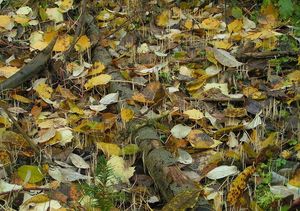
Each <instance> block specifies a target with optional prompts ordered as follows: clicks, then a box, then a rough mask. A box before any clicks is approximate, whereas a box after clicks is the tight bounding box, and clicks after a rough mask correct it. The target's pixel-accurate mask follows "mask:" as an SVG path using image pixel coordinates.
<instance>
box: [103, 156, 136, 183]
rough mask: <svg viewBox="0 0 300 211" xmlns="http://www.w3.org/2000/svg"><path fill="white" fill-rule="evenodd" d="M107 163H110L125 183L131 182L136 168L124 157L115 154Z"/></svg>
mask: <svg viewBox="0 0 300 211" xmlns="http://www.w3.org/2000/svg"><path fill="white" fill-rule="evenodd" d="M107 165H109V166H110V167H111V168H112V170H113V172H114V175H115V176H116V177H117V178H120V180H121V181H122V182H124V183H129V179H130V178H131V177H132V176H133V174H134V171H135V168H134V167H129V166H128V165H127V164H126V162H125V160H124V159H123V158H122V157H118V156H115V155H113V156H112V157H111V158H110V159H109V160H108V161H107Z"/></svg>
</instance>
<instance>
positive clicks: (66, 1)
mask: <svg viewBox="0 0 300 211" xmlns="http://www.w3.org/2000/svg"><path fill="white" fill-rule="evenodd" d="M55 3H56V4H57V6H59V9H60V11H61V12H63V13H65V12H68V10H70V9H72V6H73V0H61V1H57V2H55Z"/></svg>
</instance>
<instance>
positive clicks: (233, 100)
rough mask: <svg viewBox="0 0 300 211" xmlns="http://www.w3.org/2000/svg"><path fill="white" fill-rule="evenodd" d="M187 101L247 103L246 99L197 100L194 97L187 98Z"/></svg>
mask: <svg viewBox="0 0 300 211" xmlns="http://www.w3.org/2000/svg"><path fill="white" fill-rule="evenodd" d="M185 99H186V100H190V101H204V102H245V98H225V97H222V98H203V99H197V98H193V97H186V98H185Z"/></svg>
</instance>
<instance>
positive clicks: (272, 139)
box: [260, 132, 278, 148]
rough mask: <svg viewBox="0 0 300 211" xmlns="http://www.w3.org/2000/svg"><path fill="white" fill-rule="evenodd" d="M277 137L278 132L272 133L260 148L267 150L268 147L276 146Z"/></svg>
mask: <svg viewBox="0 0 300 211" xmlns="http://www.w3.org/2000/svg"><path fill="white" fill-rule="evenodd" d="M277 136H278V133H277V132H273V133H270V135H269V136H268V138H266V139H265V140H263V141H262V142H261V143H260V147H261V148H266V147H267V146H273V145H276V142H277V140H278V138H277Z"/></svg>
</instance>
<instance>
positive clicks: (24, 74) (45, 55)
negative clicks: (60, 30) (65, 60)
mask: <svg viewBox="0 0 300 211" xmlns="http://www.w3.org/2000/svg"><path fill="white" fill-rule="evenodd" d="M56 40H57V37H56V38H54V39H53V40H52V41H51V42H50V43H49V45H48V46H47V47H46V48H45V49H44V50H42V51H41V52H40V53H39V54H38V55H37V56H36V57H34V59H32V61H31V62H30V63H28V64H26V65H25V66H24V67H22V69H21V70H19V71H18V72H16V73H15V74H13V75H12V76H11V77H9V78H8V79H6V80H5V81H3V82H2V83H0V91H4V90H6V89H13V88H16V87H18V86H20V85H21V84H23V83H24V82H25V81H27V80H29V79H31V78H32V77H34V76H35V75H36V74H37V73H39V72H40V71H41V70H42V69H43V68H44V66H45V64H46V63H47V61H48V60H49V59H50V56H51V52H52V49H53V47H54V44H55V42H56Z"/></svg>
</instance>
